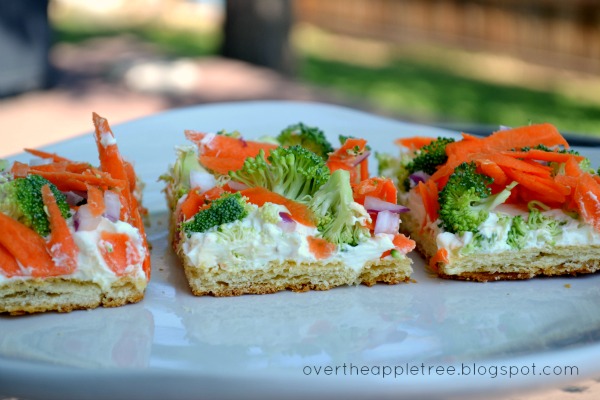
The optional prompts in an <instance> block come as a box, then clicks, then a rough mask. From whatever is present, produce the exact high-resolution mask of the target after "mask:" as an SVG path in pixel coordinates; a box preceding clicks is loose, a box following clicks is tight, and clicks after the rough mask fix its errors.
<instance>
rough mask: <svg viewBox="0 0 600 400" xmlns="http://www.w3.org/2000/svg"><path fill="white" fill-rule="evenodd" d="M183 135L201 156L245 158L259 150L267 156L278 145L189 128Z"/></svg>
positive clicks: (254, 155) (252, 155)
mask: <svg viewBox="0 0 600 400" xmlns="http://www.w3.org/2000/svg"><path fill="white" fill-rule="evenodd" d="M185 137H186V138H187V139H188V140H190V141H192V142H194V143H195V144H196V145H197V146H198V150H199V153H200V155H201V156H209V157H217V156H218V157H224V158H241V159H242V160H245V159H246V158H248V157H256V156H257V155H258V153H259V151H260V150H263V151H264V152H265V157H268V156H269V153H270V152H271V150H273V149H276V148H277V147H278V146H277V145H275V144H272V143H263V142H256V141H252V140H244V139H242V138H234V137H231V136H225V135H215V134H208V133H204V132H196V131H191V130H186V131H185Z"/></svg>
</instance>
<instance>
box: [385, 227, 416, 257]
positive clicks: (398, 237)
mask: <svg viewBox="0 0 600 400" xmlns="http://www.w3.org/2000/svg"><path fill="white" fill-rule="evenodd" d="M392 243H394V246H395V247H394V248H395V249H396V250H398V251H399V252H401V253H402V254H407V253H410V252H411V251H413V250H414V248H415V246H416V245H417V244H416V243H415V241H414V240H412V239H409V238H408V237H406V236H404V235H403V234H401V233H396V234H395V235H394V238H393V239H392ZM391 254H392V250H386V251H384V252H383V254H382V255H381V258H384V257H387V256H389V255H391Z"/></svg>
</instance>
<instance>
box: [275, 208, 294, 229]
mask: <svg viewBox="0 0 600 400" xmlns="http://www.w3.org/2000/svg"><path fill="white" fill-rule="evenodd" d="M279 216H280V217H281V221H279V222H278V223H277V226H279V227H280V228H281V230H282V231H284V232H288V233H289V232H293V231H295V230H296V221H294V220H293V219H292V216H291V215H290V214H288V213H286V212H280V213H279Z"/></svg>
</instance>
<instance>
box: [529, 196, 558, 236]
mask: <svg viewBox="0 0 600 400" xmlns="http://www.w3.org/2000/svg"><path fill="white" fill-rule="evenodd" d="M530 204H531V203H530ZM565 224H566V222H565V221H558V220H556V219H554V218H550V217H547V216H545V215H543V214H542V212H541V211H540V210H539V208H537V207H535V206H532V205H530V206H529V217H528V218H527V226H528V227H529V229H532V230H533V229H537V230H541V231H543V232H546V233H548V234H549V235H550V236H551V237H556V236H558V235H559V234H561V232H562V226H563V225H565Z"/></svg>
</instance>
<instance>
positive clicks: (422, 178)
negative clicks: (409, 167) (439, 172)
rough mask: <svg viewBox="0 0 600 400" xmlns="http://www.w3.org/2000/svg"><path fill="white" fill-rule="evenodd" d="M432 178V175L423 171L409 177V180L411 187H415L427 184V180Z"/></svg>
mask: <svg viewBox="0 0 600 400" xmlns="http://www.w3.org/2000/svg"><path fill="white" fill-rule="evenodd" d="M429 178H431V175H429V174H427V173H425V172H423V171H416V172H414V173H412V174H410V175H409V177H408V179H409V180H410V187H411V188H412V187H415V186H417V185H418V184H419V182H423V183H425V182H427V180H428V179H429Z"/></svg>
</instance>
